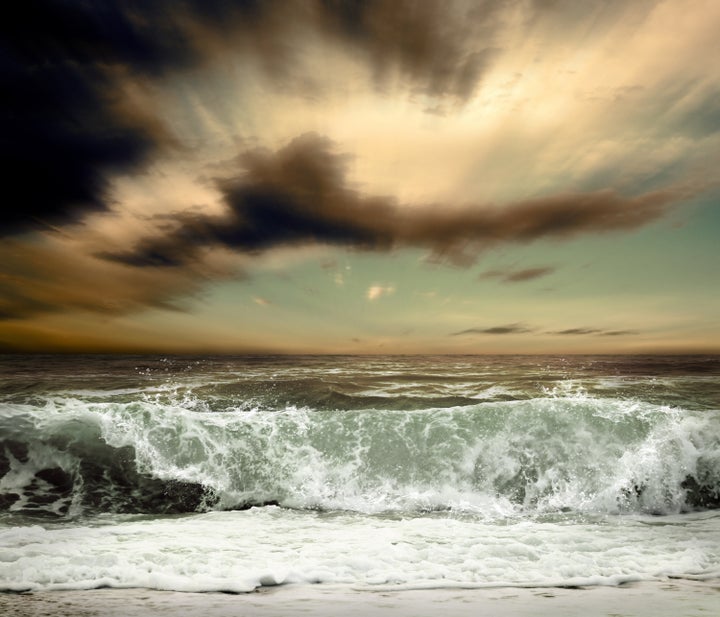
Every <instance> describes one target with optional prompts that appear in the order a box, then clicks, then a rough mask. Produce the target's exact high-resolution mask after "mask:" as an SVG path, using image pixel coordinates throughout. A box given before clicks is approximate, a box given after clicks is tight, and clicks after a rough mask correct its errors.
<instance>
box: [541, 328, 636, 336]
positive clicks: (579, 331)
mask: <svg viewBox="0 0 720 617" xmlns="http://www.w3.org/2000/svg"><path fill="white" fill-rule="evenodd" d="M549 334H558V335H560V336H578V335H587V334H593V335H596V336H627V335H631V334H637V331H635V330H602V329H600V328H569V329H568V330H559V331H558V332H549Z"/></svg>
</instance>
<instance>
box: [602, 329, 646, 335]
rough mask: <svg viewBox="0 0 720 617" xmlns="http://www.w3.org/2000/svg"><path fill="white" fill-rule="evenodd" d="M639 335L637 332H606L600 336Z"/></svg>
mask: <svg viewBox="0 0 720 617" xmlns="http://www.w3.org/2000/svg"><path fill="white" fill-rule="evenodd" d="M634 334H639V333H638V331H637V330H605V331H603V332H599V335H600V336H631V335H634Z"/></svg>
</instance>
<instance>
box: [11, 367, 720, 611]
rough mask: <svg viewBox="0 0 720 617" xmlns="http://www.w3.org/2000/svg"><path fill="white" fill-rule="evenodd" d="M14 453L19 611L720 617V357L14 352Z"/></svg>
mask: <svg viewBox="0 0 720 617" xmlns="http://www.w3.org/2000/svg"><path fill="white" fill-rule="evenodd" d="M0 439H1V440H2V443H1V445H0V589H1V590H2V591H5V592H20V593H22V594H23V595H30V596H32V594H46V593H49V592H55V593H58V594H59V593H60V592H67V591H78V590H90V589H98V588H118V589H145V590H158V591H174V592H229V593H238V594H243V593H245V592H252V591H254V590H264V589H266V588H277V589H275V591H274V592H273V595H275V596H276V597H278V598H282V594H283V593H284V592H283V588H282V586H286V587H287V589H294V590H295V592H297V590H299V589H309V586H310V585H317V586H318V587H317V588H322V589H325V590H330V589H335V588H336V587H337V586H338V585H340V586H345V587H347V588H348V589H352V590H353V591H354V592H355V593H358V594H362V593H364V592H365V591H378V592H390V593H396V592H402V591H407V592H408V594H410V593H416V592H418V591H419V590H427V589H433V590H457V589H463V590H478V589H486V588H487V589H492V590H496V589H501V588H502V589H504V588H516V589H517V588H521V589H531V590H548V589H569V588H583V589H588V588H599V587H603V588H606V587H607V586H623V585H625V586H627V585H631V584H633V583H642V582H665V583H667V582H668V581H680V582H683V581H684V582H688V583H692V584H693V585H708V584H711V585H714V587H712V589H713V590H714V592H713V593H715V596H714V597H713V601H715V602H720V592H718V585H717V584H718V581H720V357H718V356H682V357H660V356H564V357H561V356H237V357H234V356H162V357H161V356H157V357H154V356H109V355H108V356H102V355H83V356H73V355H66V356H41V355H33V356H22V355H7V356H1V357H0ZM706 590H707V588H706ZM286 593H290V592H286ZM6 597H7V596H6ZM43 597H46V596H43ZM51 597H52V594H51ZM58 597H59V596H58ZM78 597H79V596H78ZM188 597H189V596H188ZM288 597H289V596H288ZM718 606H720V604H719V605H718ZM27 614H30V613H27ZM258 614H260V613H258Z"/></svg>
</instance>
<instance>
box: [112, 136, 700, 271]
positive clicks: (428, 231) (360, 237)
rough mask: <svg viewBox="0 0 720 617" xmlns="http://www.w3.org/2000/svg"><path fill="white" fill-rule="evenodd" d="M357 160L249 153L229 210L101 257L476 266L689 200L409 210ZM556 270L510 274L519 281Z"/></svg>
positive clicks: (633, 224)
mask: <svg viewBox="0 0 720 617" xmlns="http://www.w3.org/2000/svg"><path fill="white" fill-rule="evenodd" d="M347 163H348V157H347V156H346V155H343V154H341V153H338V152H336V147H335V145H334V144H333V142H332V141H330V140H329V139H328V138H326V137H322V136H320V135H317V134H313V133H308V134H304V135H302V136H300V137H297V138H295V139H294V140H293V141H292V142H290V143H289V144H288V145H287V146H285V147H283V148H281V149H280V150H278V151H276V152H274V153H273V152H269V151H267V150H250V151H247V152H244V153H243V154H241V155H240V156H239V157H238V158H237V160H236V164H237V172H236V173H235V174H233V175H230V176H226V177H221V178H216V179H215V180H214V183H215V186H216V187H217V189H218V191H219V192H220V194H221V195H222V199H223V202H224V204H225V206H226V210H227V212H226V214H224V215H222V216H210V215H205V214H203V213H201V212H196V211H193V212H186V213H178V214H177V215H176V216H175V217H174V218H175V224H174V227H173V229H172V230H171V231H169V232H168V233H167V234H165V235H164V236H160V237H149V238H146V239H144V240H142V241H140V242H139V243H138V244H137V245H136V246H135V247H134V248H133V249H132V250H130V251H120V252H112V251H108V252H104V253H103V254H101V255H100V256H101V257H103V258H105V259H109V260H112V261H118V262H122V263H125V264H128V265H132V266H138V267H143V266H166V267H170V266H181V265H183V264H185V263H188V262H191V261H193V260H194V259H197V258H198V254H199V252H200V251H201V250H202V249H203V248H208V247H212V246H222V247H226V248H230V249H232V250H234V251H237V252H239V253H244V254H258V253H262V252H264V251H268V250H270V249H273V248H278V247H287V246H304V245H328V246H340V247H346V248H351V249H357V250H366V251H369V250H372V251H388V250H391V249H394V248H405V247H416V248H425V249H427V250H429V252H430V254H431V256H432V258H433V259H436V260H440V261H447V262H450V263H453V264H456V265H464V266H467V265H470V264H472V263H474V262H475V260H476V259H477V257H478V255H479V253H480V252H481V251H483V250H485V249H487V248H489V247H492V246H495V245H498V244H507V243H528V242H533V241H536V240H541V239H567V238H572V237H576V236H579V235H582V234H596V233H604V232H614V231H628V230H633V229H637V228H639V227H642V226H643V225H646V224H648V223H650V222H652V221H654V220H656V219H658V218H659V217H661V216H662V215H663V214H665V212H666V211H667V210H668V208H669V207H670V206H671V205H672V204H673V203H675V202H677V201H678V200H681V199H682V198H684V197H685V196H686V195H685V193H684V192H683V190H681V189H675V188H672V187H671V188H668V189H665V190H659V191H653V192H648V193H644V194H641V195H636V196H630V197H628V196H623V195H619V194H617V193H616V192H614V191H611V190H602V191H596V192H592V193H568V194H559V195H551V196H547V197H538V198H535V199H529V200H525V201H520V202H517V203H510V204H504V205H502V206H498V205H493V204H477V205H472V206H463V207H460V206H453V205H446V204H430V205H401V204H398V203H397V202H396V201H395V200H394V199H393V198H391V197H382V196H377V197H372V196H366V195H363V194H362V193H360V192H359V191H358V190H356V189H355V188H353V187H351V186H350V184H349V183H348V181H347V178H346V172H347ZM546 273H549V271H548V272H546V271H545V270H544V269H540V270H527V271H519V272H515V273H511V274H509V275H508V276H509V277H510V279H512V280H515V281H518V280H529V279H532V278H535V277H538V276H542V275H543V274H546ZM513 277H514V279H513Z"/></svg>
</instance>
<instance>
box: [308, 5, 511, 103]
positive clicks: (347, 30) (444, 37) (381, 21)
mask: <svg viewBox="0 0 720 617" xmlns="http://www.w3.org/2000/svg"><path fill="white" fill-rule="evenodd" d="M512 4H513V3H512V2H509V1H508V0H484V1H481V2H471V3H466V2H447V1H444V0H393V1H392V2H387V1H384V0H321V1H320V2H319V4H318V7H319V9H320V10H319V12H318V14H319V17H320V24H321V26H323V27H324V28H325V29H326V31H327V33H328V34H329V35H330V36H332V37H336V38H337V39H338V40H340V41H341V43H342V44H344V45H348V46H350V47H351V48H353V49H355V50H357V51H359V52H360V53H362V54H364V57H365V59H366V60H367V61H368V62H369V63H370V65H371V67H372V70H373V72H374V75H375V80H376V82H377V83H378V85H380V86H383V85H385V83H386V82H387V81H388V80H389V79H390V78H391V77H393V73H396V74H398V75H399V76H400V77H401V78H403V79H406V80H407V81H408V82H409V83H410V84H411V85H412V86H413V87H414V88H415V89H416V90H418V91H419V92H421V93H423V94H426V95H429V96H435V97H443V96H446V95H449V96H451V97H454V98H456V99H457V100H459V101H465V100H467V99H468V98H469V97H470V96H472V94H473V93H474V92H475V91H476V89H477V88H478V87H479V85H480V82H481V81H482V77H483V74H484V73H485V71H486V70H487V69H488V68H489V66H490V65H491V64H492V61H493V60H494V58H495V56H496V55H497V52H498V51H499V49H497V48H496V47H495V44H494V41H493V39H494V35H495V30H496V29H497V27H498V25H499V23H500V22H501V20H502V17H503V12H504V10H505V9H507V8H508V7H509V6H510V5H512Z"/></svg>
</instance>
